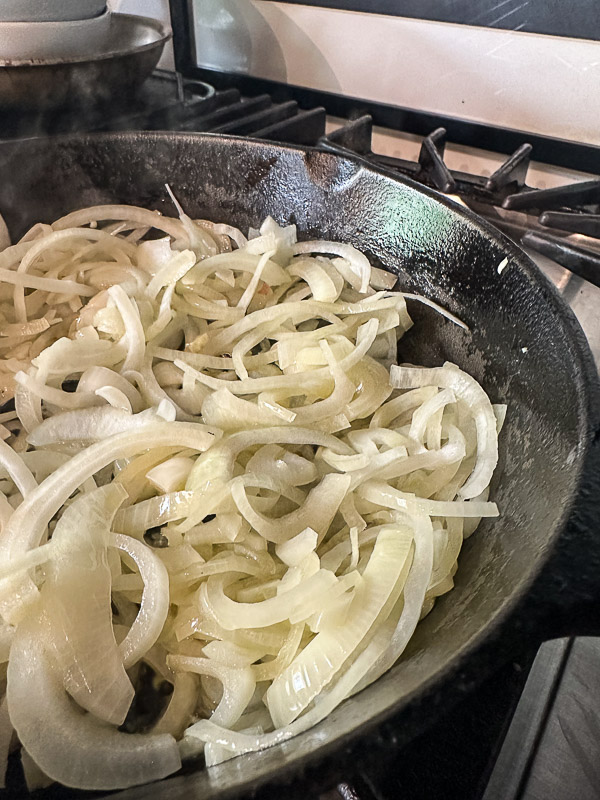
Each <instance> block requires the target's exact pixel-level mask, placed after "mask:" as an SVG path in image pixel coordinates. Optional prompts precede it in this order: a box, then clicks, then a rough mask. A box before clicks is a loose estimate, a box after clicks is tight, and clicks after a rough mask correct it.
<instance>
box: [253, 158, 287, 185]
mask: <svg viewBox="0 0 600 800" xmlns="http://www.w3.org/2000/svg"><path fill="white" fill-rule="evenodd" d="M278 160H279V159H278V157H277V156H270V157H269V158H259V159H257V161H256V164H254V165H253V166H252V167H251V169H250V170H249V172H248V174H247V176H246V182H247V183H248V184H249V185H250V186H252V187H253V188H254V187H255V186H258V184H259V183H260V182H261V181H262V180H264V179H265V178H266V177H267V176H268V174H269V173H270V172H271V169H272V168H273V167H274V166H275V164H276V163H277V161H278Z"/></svg>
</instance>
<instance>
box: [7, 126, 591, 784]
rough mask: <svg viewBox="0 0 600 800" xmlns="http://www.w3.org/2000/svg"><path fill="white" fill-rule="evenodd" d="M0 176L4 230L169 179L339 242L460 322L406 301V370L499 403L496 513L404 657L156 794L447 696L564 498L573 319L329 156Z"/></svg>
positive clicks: (541, 289) (233, 158)
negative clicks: (301, 724) (436, 372)
mask: <svg viewBox="0 0 600 800" xmlns="http://www.w3.org/2000/svg"><path fill="white" fill-rule="evenodd" d="M0 164H1V170H2V179H3V180H2V182H0V212H1V213H2V215H3V216H4V217H5V219H6V221H7V223H8V226H9V230H11V232H12V233H13V236H18V235H21V234H22V233H23V232H24V231H25V229H26V228H27V227H28V226H29V225H30V224H32V223H34V222H36V221H45V222H51V221H52V220H53V219H55V218H56V217H58V216H60V215H61V214H63V213H66V212H67V211H71V210H73V209H75V208H79V207H83V206H86V205H92V204H96V203H107V202H121V203H133V204H137V205H142V206H146V207H150V208H159V209H164V211H165V212H166V213H169V214H172V213H173V209H172V206H171V204H170V202H169V201H168V198H167V196H166V192H165V189H164V183H165V182H166V181H167V182H169V183H170V185H171V187H172V189H173V191H174V192H175V194H176V196H177V197H178V199H179V200H180V202H181V203H182V205H183V206H184V208H185V209H186V210H187V211H188V213H189V214H190V215H192V216H197V217H204V218H208V219H214V220H220V221H228V222H231V223H233V224H235V225H238V226H239V227H241V228H242V229H247V228H248V227H249V226H251V225H254V226H256V225H257V224H259V223H260V221H262V219H263V218H264V217H265V216H266V215H267V214H271V215H272V216H273V217H275V219H276V220H278V221H279V222H290V221H292V222H295V223H296V224H297V225H298V229H299V232H300V236H301V238H305V239H306V238H313V237H315V238H325V239H333V240H338V241H347V242H351V243H353V244H355V245H356V246H358V247H359V248H360V249H361V250H363V251H364V252H365V253H366V254H367V255H368V256H369V257H370V258H371V260H372V262H373V263H374V264H376V265H379V266H384V267H386V268H388V269H390V270H392V271H394V272H396V273H397V274H398V275H399V285H400V287H402V288H405V289H407V290H413V291H420V292H422V293H424V294H427V295H428V296H429V297H432V298H434V299H436V300H438V301H439V302H441V303H442V304H444V305H445V306H446V307H447V308H449V309H450V310H451V311H453V312H454V313H456V314H458V315H459V316H460V317H461V318H462V319H463V320H464V321H465V322H466V323H467V324H468V325H469V327H470V332H469V333H465V332H463V331H461V330H460V329H459V328H457V327H456V326H454V325H452V324H451V323H449V322H447V321H445V320H442V319H441V318H440V317H438V316H436V315H434V314H432V313H430V312H429V311H427V310H424V309H422V308H420V307H418V306H416V305H415V304H414V303H410V304H409V311H410V312H411V315H412V316H413V318H414V319H415V321H416V325H415V327H414V328H413V331H412V332H411V333H410V334H409V335H407V336H406V337H405V339H403V340H402V341H401V343H400V359H401V360H404V361H409V362H413V363H422V364H426V365H434V364H439V363H441V362H443V361H444V360H446V359H448V360H451V361H455V362H456V363H457V364H459V365H460V366H461V367H462V368H463V369H466V370H467V371H468V372H470V373H471V374H472V375H474V376H475V377H476V378H477V379H478V380H479V381H480V382H481V383H482V384H483V386H484V388H485V389H486V390H487V391H488V393H489V394H490V396H491V398H492V400H493V401H494V402H507V403H508V405H509V411H508V415H507V419H506V425H505V428H504V431H503V433H502V437H501V464H500V470H499V474H500V477H499V478H497V479H496V480H495V486H494V487H493V495H494V499H495V500H497V502H498V504H499V506H500V509H501V513H502V516H501V517H500V519H499V520H497V521H494V522H493V523H491V522H485V523H484V524H482V525H481V527H480V528H479V529H478V531H477V533H476V534H475V535H474V536H473V537H472V538H471V539H470V540H469V541H468V542H467V543H466V545H465V547H464V550H463V553H462V555H461V558H460V562H459V564H460V565H459V570H458V573H457V575H456V579H455V580H456V587H455V589H454V590H453V591H452V592H451V593H450V594H449V595H446V596H445V597H443V598H442V599H441V601H440V602H439V603H438V604H437V605H436V607H435V608H434V610H433V611H432V612H431V614H430V615H429V616H428V617H427V618H426V619H425V620H424V622H423V623H422V624H421V625H420V626H419V628H418V630H417V633H416V635H415V637H414V639H413V641H412V642H411V645H410V648H409V650H408V651H407V653H406V657H404V658H403V660H402V662H401V663H400V664H399V665H397V666H396V667H395V668H394V669H392V670H391V671H390V672H389V673H388V674H387V675H386V676H384V677H383V678H382V679H381V680H380V681H379V682H378V683H377V684H376V685H374V686H371V687H369V688H368V689H366V690H365V691H363V692H362V693H361V694H360V695H358V696H356V697H355V698H353V699H351V700H350V701H347V702H346V703H345V704H344V705H343V706H342V707H341V708H339V709H338V710H337V711H336V712H334V714H332V715H331V716H330V717H329V718H328V719H327V720H326V721H325V722H324V723H322V724H321V725H319V726H318V727H317V728H315V729H314V730H312V731H309V732H307V733H306V734H304V735H302V736H301V737H298V738H297V739H294V740H293V741H291V742H289V743H286V744H284V745H282V746H279V747H277V748H274V749H273V750H271V751H267V752H265V753H261V754H258V755H254V756H246V757H243V758H241V759H235V760H233V761H230V762H227V763H225V764H223V765H221V766H219V767H217V768H213V769H212V770H211V771H210V773H206V772H204V773H200V774H193V775H192V774H190V775H184V776H178V777H176V778H173V779H171V780H168V781H166V782H164V783H163V784H160V785H157V786H155V787H153V789H152V794H153V796H156V797H162V796H164V797H165V798H166V797H169V798H176V797H182V798H183V797H189V796H197V797H204V798H210V797H213V796H217V795H218V796H225V794H229V793H230V792H235V790H236V789H241V788H244V789H246V788H248V787H250V786H252V785H257V784H258V783H260V782H262V781H264V780H265V779H266V778H267V777H269V776H270V775H272V774H273V773H274V772H275V771H278V774H279V775H280V776H281V775H285V774H287V773H288V772H289V771H290V770H291V769H292V768H294V769H295V768H297V767H298V766H300V765H301V764H303V762H304V761H305V760H306V759H307V758H308V760H310V757H311V756H312V754H314V753H315V751H316V750H317V749H319V752H320V754H322V753H324V752H326V751H328V750H329V751H331V750H332V749H333V748H339V747H340V746H341V745H342V744H344V743H346V742H348V741H349V740H350V739H352V737H353V736H355V735H357V734H358V733H362V732H364V731H365V730H368V729H369V726H370V725H373V724H374V723H376V722H379V721H381V720H382V719H383V718H384V717H386V716H388V715H389V714H391V713H392V712H393V713H394V714H395V718H396V719H397V720H400V723H401V724H400V728H399V729H400V730H401V731H402V733H401V738H402V737H404V738H409V737H410V736H411V735H413V733H414V732H415V731H416V730H417V729H418V728H419V727H420V726H421V725H422V722H423V719H424V717H425V716H427V718H429V716H430V715H431V712H432V711H433V709H434V708H438V707H441V708H443V707H444V705H445V704H446V703H447V702H449V701H450V698H451V697H452V696H453V695H454V694H455V693H456V692H457V691H459V689H458V688H457V681H458V679H457V678H456V676H457V675H458V674H459V673H458V670H459V669H462V667H463V666H465V665H466V664H472V663H473V658H474V657H476V653H477V651H478V649H479V648H480V646H481V645H482V644H483V643H484V641H485V640H486V639H489V637H490V636H492V635H493V633H494V631H496V632H497V631H498V630H499V629H500V626H501V624H503V622H504V620H505V619H506V618H507V615H508V613H509V612H510V611H511V609H513V608H514V607H515V605H516V603H517V601H518V600H519V599H520V598H521V597H522V595H523V594H524V593H525V592H526V590H527V588H528V587H529V586H530V584H531V581H532V580H533V578H534V577H535V575H536V573H537V572H538V571H539V569H540V568H541V566H542V565H543V563H544V562H545V561H546V560H547V558H548V556H549V554H550V552H551V550H552V547H553V544H554V542H555V540H556V538H557V537H558V535H559V533H560V531H561V529H562V528H563V526H564V523H565V520H566V518H567V516H568V512H569V509H570V507H571V505H572V503H573V501H574V498H575V496H576V493H577V489H578V484H579V480H580V471H581V465H582V462H583V458H584V455H585V450H586V446H585V444H583V443H584V442H585V441H586V436H587V425H588V419H587V409H588V404H589V392H588V386H587V383H588V381H589V377H590V375H591V374H592V373H591V369H592V367H591V363H592V362H591V357H590V356H589V352H588V351H587V346H586V344H585V341H584V339H583V335H582V334H581V331H580V329H579V328H578V326H577V324H576V323H575V321H574V318H573V317H572V315H571V313H570V312H569V310H568V309H567V308H566V307H565V306H564V305H563V304H562V301H560V299H559V298H558V296H557V295H556V294H555V292H554V290H553V289H552V287H550V286H549V284H547V282H546V281H545V279H544V278H543V277H542V276H541V275H540V274H539V273H538V271H537V269H536V268H535V267H534V265H533V264H531V262H530V261H529V260H528V259H527V258H526V257H525V256H524V254H523V253H522V252H521V251H520V250H518V248H516V247H515V246H514V245H512V244H511V243H510V242H509V241H508V240H506V239H505V238H504V237H502V236H501V235H500V234H499V233H497V232H495V231H494V230H493V229H492V228H491V227H489V226H487V225H486V224H485V223H483V222H482V221H480V220H478V219H477V218H476V217H474V216H473V215H470V214H468V213H465V212H463V211H462V210H461V209H459V208H458V207H457V206H455V205H454V204H452V203H451V202H450V201H447V200H443V199H442V200H440V199H439V198H438V197H437V196H436V195H435V194H434V193H433V192H429V191H427V190H423V189H421V188H420V187H417V186H416V185H414V184H412V183H410V182H408V181H405V180H402V179H390V178H389V177H387V176H385V175H382V174H380V173H377V172H376V171H373V170H371V169H368V168H365V167H363V166H361V165H357V164H356V163H354V162H352V161H349V160H344V159H340V158H339V157H336V156H332V155H329V154H324V153H320V152H316V151H309V152H306V151H303V150H301V149H295V148H287V147H280V146H277V145H272V144H268V143H262V142H252V141H248V140H243V139H236V138H227V137H219V136H214V135H213V136H211V135H210V134H209V135H198V134H196V135H189V134H172V133H168V134H109V135H101V136H96V137H89V138H87V139H86V138H81V137H80V138H71V139H63V140H56V141H54V142H50V143H48V142H34V141H30V142H24V143H19V144H16V145H3V147H2V149H1V150H0ZM505 257H507V258H508V263H507V266H506V267H505V268H504V269H503V270H500V271H499V270H498V266H499V265H500V263H501V262H502V260H503V259H504V258H505ZM466 674H467V673H466V672H465V675H466ZM450 681H452V682H453V685H451V684H450ZM147 791H148V790H147V789H144V787H140V788H138V789H133V790H129V791H128V792H126V793H125V794H126V796H127V797H131V798H134V797H140V798H141V797H145V796H147ZM163 793H164V795H163ZM119 796H121V795H119Z"/></svg>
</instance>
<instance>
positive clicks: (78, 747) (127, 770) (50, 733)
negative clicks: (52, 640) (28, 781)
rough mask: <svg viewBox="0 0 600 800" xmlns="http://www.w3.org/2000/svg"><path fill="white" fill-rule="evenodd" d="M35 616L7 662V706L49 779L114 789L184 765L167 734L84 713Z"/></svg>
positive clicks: (81, 786) (19, 635) (21, 632)
mask: <svg viewBox="0 0 600 800" xmlns="http://www.w3.org/2000/svg"><path fill="white" fill-rule="evenodd" d="M44 643H45V637H44V633H43V629H42V628H41V626H40V625H39V623H38V622H37V621H34V620H33V619H32V620H31V621H29V622H28V623H27V624H23V625H21V626H19V630H18V632H17V635H16V637H15V641H14V642H13V647H12V652H11V659H10V662H9V665H8V688H7V698H8V710H9V714H10V719H11V722H12V724H13V725H14V727H15V730H16V731H17V734H18V736H19V739H20V741H21V743H22V744H23V746H24V747H25V749H26V750H27V752H28V753H29V754H30V755H31V757H32V758H33V759H34V761H35V762H36V764H37V765H38V766H39V767H40V769H42V770H43V771H44V772H45V773H46V774H47V775H48V776H49V777H50V778H52V779H53V780H56V781H59V782H60V783H62V784H63V785H65V786H74V787H77V788H79V789H89V790H92V791H97V790H101V789H102V790H111V789H122V788H125V787H127V786H135V785H137V784H140V783H147V782H148V781H153V780H159V779H160V778H164V777H165V776H166V775H170V774H172V773H173V772H176V771H177V770H178V769H179V768H180V767H181V760H180V758H179V751H178V749H177V744H176V742H175V739H173V737H172V736H170V735H168V734H161V735H159V736H152V735H148V734H127V733H120V732H119V731H118V730H116V729H115V728H113V727H110V726H107V725H106V724H102V723H100V722H98V721H97V720H95V719H94V718H93V717H92V716H90V715H89V714H86V715H84V714H82V713H81V711H80V710H79V709H78V708H76V707H75V706H74V705H73V703H72V701H71V700H70V699H69V696H68V695H67V693H66V692H65V690H64V688H63V686H62V684H61V680H60V677H59V674H58V673H57V672H56V671H55V670H54V669H53V668H52V666H51V663H50V660H49V657H48V655H47V653H46V652H45V648H44Z"/></svg>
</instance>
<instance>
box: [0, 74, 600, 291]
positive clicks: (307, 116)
mask: <svg viewBox="0 0 600 800" xmlns="http://www.w3.org/2000/svg"><path fill="white" fill-rule="evenodd" d="M325 124H326V109H325V108H324V107H322V106H317V107H312V108H302V107H301V106H300V105H299V103H298V102H297V101H296V100H290V99H286V100H283V101H277V100H276V99H275V98H274V97H273V96H271V95H269V94H258V95H256V96H244V95H243V94H242V93H241V92H240V91H239V90H238V89H236V88H228V89H222V90H217V89H215V88H214V87H212V86H210V85H209V84H207V83H204V82H202V81H198V80H190V79H182V78H181V76H179V75H175V74H174V73H171V72H164V71H160V70H157V71H156V72H155V73H154V75H153V76H152V77H151V78H150V79H149V80H148V81H147V82H146V83H145V85H144V86H143V87H142V89H141V90H140V92H139V93H138V96H137V98H136V100H135V102H134V103H133V104H131V103H130V102H127V104H125V103H124V102H120V101H119V98H115V99H114V100H113V101H112V102H111V104H110V105H109V106H100V107H98V106H97V107H94V108H83V109H78V110H77V111H67V112H65V111H57V112H54V113H53V112H46V113H44V114H22V115H19V114H15V113H11V114H4V115H2V116H1V118H0V142H1V141H2V140H7V139H8V140H10V139H15V138H21V137H27V138H28V137H31V136H47V135H56V134H61V133H73V132H82V131H107V130H113V131H114V130H179V131H202V132H211V133H227V134H235V135H243V136H253V137H256V138H262V139H270V140H272V141H277V142H285V143H287V144H298V145H309V146H318V147H321V148H323V149H326V150H329V151H332V152H337V153H340V154H343V155H358V156H361V157H363V158H366V159H368V160H369V161H370V162H371V163H373V164H374V165H376V166H378V167H382V168H385V169H388V170H391V171H393V172H398V173H400V174H402V175H407V176H408V177H410V178H412V179H414V180H416V181H418V182H420V183H423V184H425V185H427V186H431V187H432V188H434V189H437V190H438V191H441V192H444V193H446V194H453V195H457V196H458V197H460V198H461V199H462V200H463V201H464V202H465V203H466V204H467V205H468V206H469V208H471V209H472V210H473V211H474V212H475V213H477V214H479V215H480V216H482V217H484V218H486V219H488V220H489V221H490V222H492V223H493V224H494V225H496V227H498V228H500V229H501V230H503V231H504V232H505V233H507V234H508V235H509V236H510V237H511V238H513V239H514V240H516V241H520V242H521V243H522V244H523V245H525V246H526V247H529V248H531V249H533V250H536V251H538V252H539V253H542V254H543V255H545V256H547V257H549V258H551V259H553V260H554V261H556V262H557V263H558V264H561V265H562V266H564V267H566V268H567V269H569V270H571V272H573V273H575V274H576V275H579V276H580V277H582V278H585V279H586V280H588V281H590V282H591V283H593V284H595V285H596V286H600V180H591V181H585V182H583V183H575V184H570V185H567V186H562V187H559V188H552V189H541V190H540V189H532V188H531V187H530V186H528V185H527V184H526V178H527V170H528V166H529V162H530V159H531V157H532V155H535V153H534V152H532V146H531V145H530V144H528V143H525V142H524V143H523V144H521V145H520V147H518V149H517V150H516V151H515V152H514V153H513V154H512V155H511V156H509V157H508V158H507V160H506V161H505V162H504V163H503V164H502V166H501V167H500V168H499V169H498V170H496V172H495V173H494V174H493V175H492V176H491V177H489V178H486V177H484V176H481V175H471V174H467V173H463V172H458V171H454V170H450V169H448V167H447V166H446V164H445V162H444V149H445V146H446V131H445V130H444V128H436V129H435V130H434V131H432V132H431V133H430V134H429V135H428V136H425V138H424V139H423V141H422V145H421V150H420V153H419V157H418V159H417V161H408V160H404V159H400V158H392V157H389V156H383V155H379V154H377V153H374V152H373V150H372V146H371V139H372V127H373V123H372V118H371V116H370V115H368V114H363V115H361V116H357V117H356V118H354V119H349V120H348V121H347V122H346V123H344V124H342V125H341V126H340V127H339V128H337V129H336V130H334V131H333V132H331V133H329V134H327V135H326V133H325Z"/></svg>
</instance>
